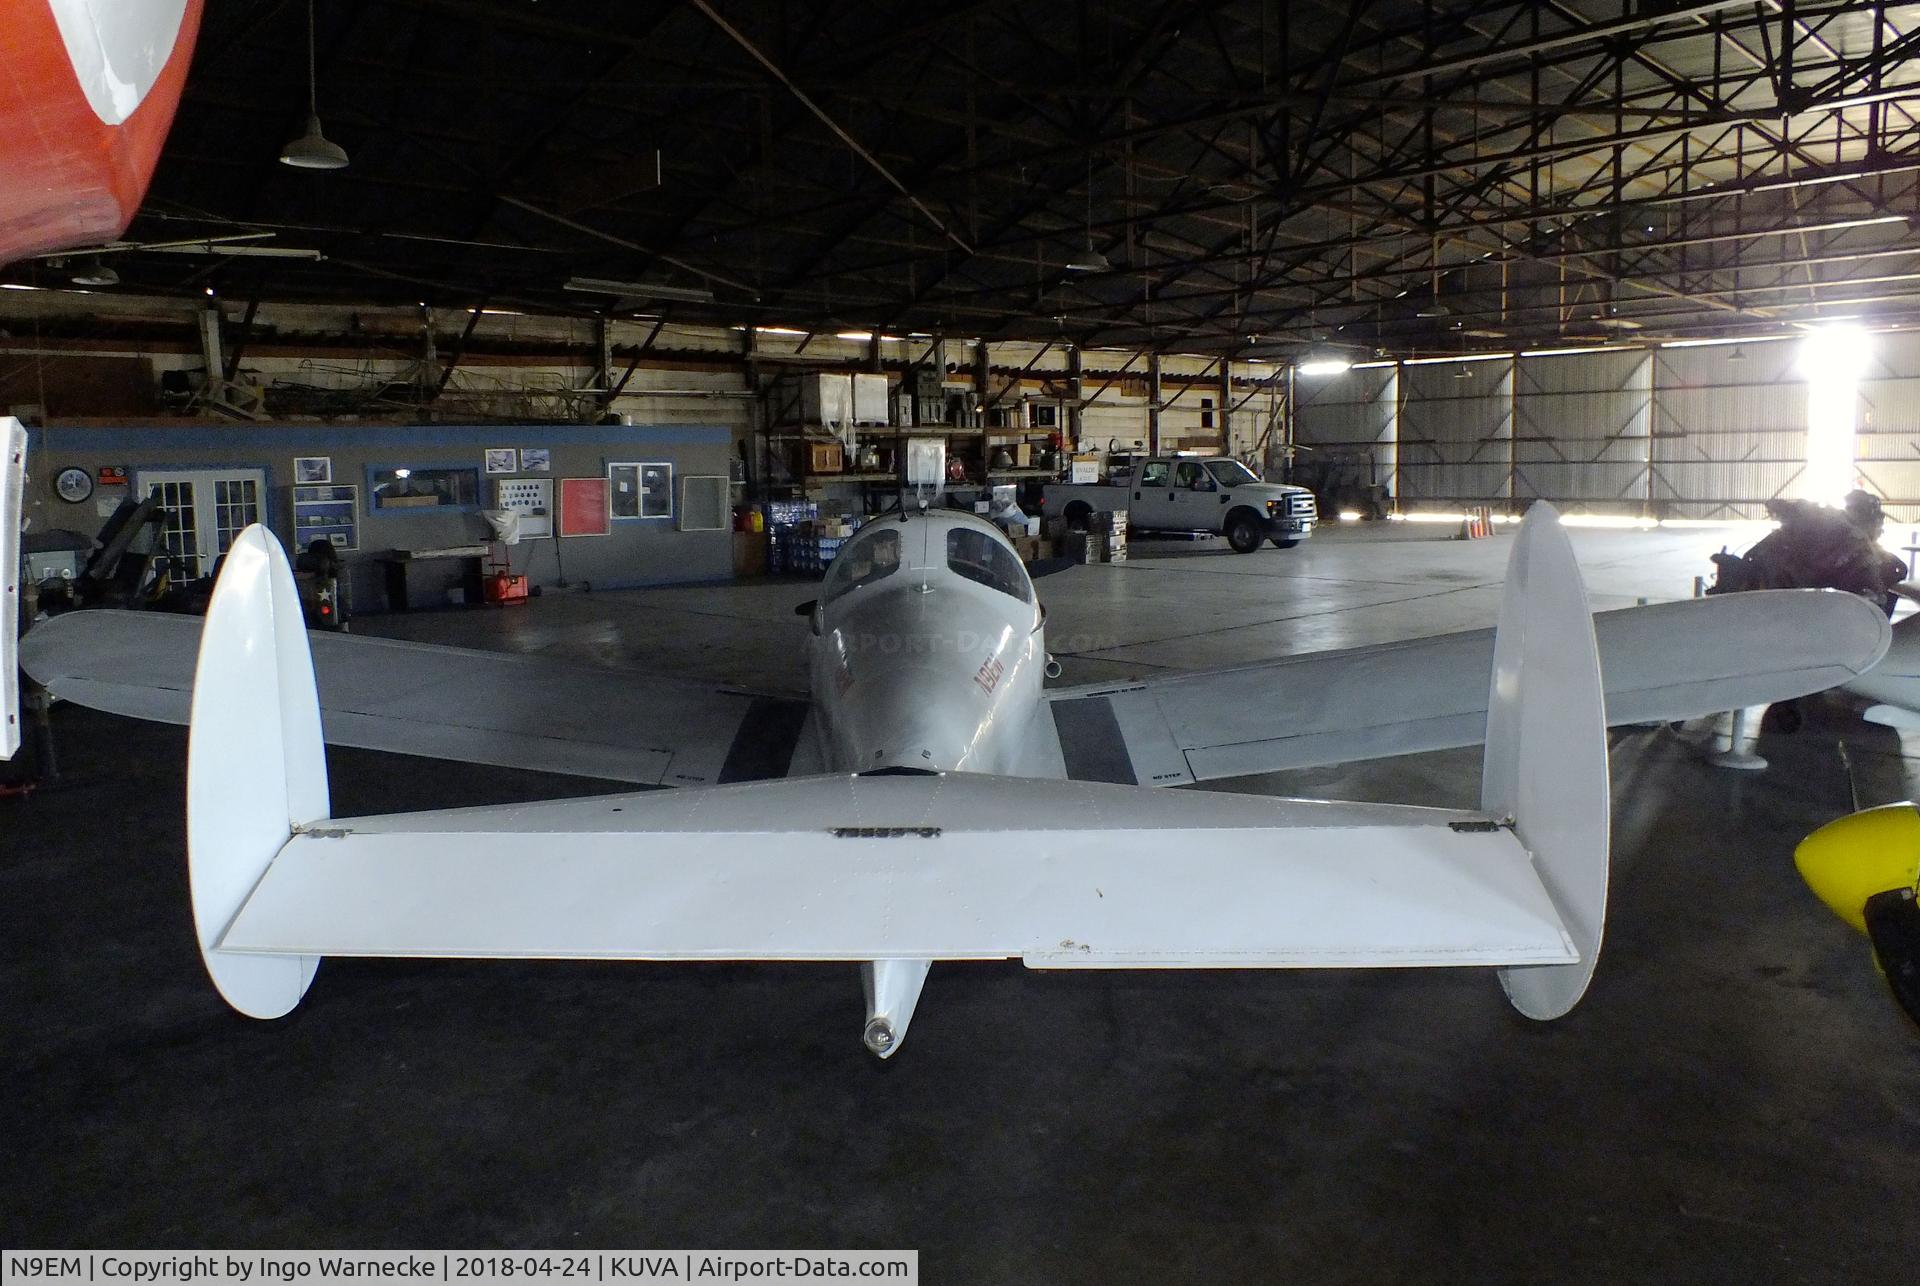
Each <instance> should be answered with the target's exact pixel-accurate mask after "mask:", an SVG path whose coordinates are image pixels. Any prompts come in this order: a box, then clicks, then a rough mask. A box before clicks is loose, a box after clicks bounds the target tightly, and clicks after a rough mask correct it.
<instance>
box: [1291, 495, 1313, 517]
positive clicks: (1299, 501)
mask: <svg viewBox="0 0 1920 1286" xmlns="http://www.w3.org/2000/svg"><path fill="white" fill-rule="evenodd" d="M1287 517H1289V518H1317V517H1319V510H1318V509H1316V508H1315V507H1314V503H1313V493H1312V492H1311V491H1289V492H1288V493H1287Z"/></svg>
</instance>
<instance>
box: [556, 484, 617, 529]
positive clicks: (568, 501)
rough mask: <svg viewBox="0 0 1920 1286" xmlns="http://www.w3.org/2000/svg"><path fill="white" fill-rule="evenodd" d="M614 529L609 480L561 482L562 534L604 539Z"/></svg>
mask: <svg viewBox="0 0 1920 1286" xmlns="http://www.w3.org/2000/svg"><path fill="white" fill-rule="evenodd" d="M612 530H613V517H612V514H611V512H610V511H609V510H608V508H607V480H606V479H605V478H562V479H561V480H560V534H561V535H562V536H604V535H606V534H607V533H608V532H610V531H612Z"/></svg>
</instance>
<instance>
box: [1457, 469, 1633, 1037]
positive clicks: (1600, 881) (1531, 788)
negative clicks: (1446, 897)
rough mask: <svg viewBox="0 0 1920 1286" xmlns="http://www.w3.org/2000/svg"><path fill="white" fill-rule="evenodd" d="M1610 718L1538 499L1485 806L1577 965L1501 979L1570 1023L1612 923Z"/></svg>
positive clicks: (1511, 970) (1505, 655) (1556, 518)
mask: <svg viewBox="0 0 1920 1286" xmlns="http://www.w3.org/2000/svg"><path fill="white" fill-rule="evenodd" d="M1607 780H1608V779H1607V721H1606V707H1605V699H1604V695H1603V689H1602V688H1601V684H1600V652H1599V647H1598V645H1597V644H1596V642H1595V640H1594V633H1593V616H1592V614H1591V613H1590V612H1589V610H1588V608H1587V591H1586V586H1585V585H1584V584H1583V583H1582V581H1581V579H1580V567H1579V565H1578V564H1577V563H1576V562H1575V561H1574V557H1573V545H1572V542H1570V541H1569V540H1568V539H1567V533H1566V530H1565V528H1563V527H1561V525H1560V515H1559V514H1558V513H1557V512H1555V510H1554V508H1553V506H1552V505H1549V504H1547V503H1546V502H1544V501H1536V502H1535V503H1534V505H1533V507H1532V508H1531V509H1529V510H1528V511H1527V517H1526V521H1525V522H1523V523H1521V524H1520V534H1519V536H1518V537H1517V538H1516V539H1515V541H1514V546H1513V553H1512V554H1511V556H1510V557H1509V558H1508V560H1507V585H1506V594H1505V597H1504V598H1503V599H1502V600H1501V604H1500V625H1499V629H1498V631H1497V632H1496V634H1495V637H1494V644H1493V681H1492V690H1491V692H1490V693H1489V694H1488V705H1487V752H1486V760H1485V766H1484V768H1483V770H1482V773H1481V779H1480V804H1481V807H1482V808H1483V809H1484V810H1485V811H1487V812H1489V813H1492V814H1493V815H1494V816H1496V817H1506V818H1511V819H1512V821H1513V828H1514V833H1515V834H1516V835H1517V836H1518V837H1519V840H1520V842H1521V844H1522V845H1524V846H1525V847H1526V849H1527V851H1528V852H1529V853H1530V854H1532V855H1533V863H1534V868H1535V870H1536V871H1537V872H1538V873H1539V876H1540V882H1541V883H1542V884H1543V885H1545V886H1546V890H1547V893H1548V895H1549V896H1550V897H1552V899H1553V902H1554V907H1555V909H1556V910H1558V912H1559V913H1560V919H1561V922H1562V923H1563V924H1564V925H1565V926H1566V931H1567V934H1568V936H1569V937H1571V938H1572V939H1573V945H1574V948H1575V949H1576V950H1577V951H1579V953H1580V960H1579V962H1578V963H1577V964H1566V965H1519V966H1510V967H1508V968H1505V969H1502V970H1501V971H1500V985H1501V986H1503V987H1505V988H1506V992H1507V998H1508V999H1509V1000H1511V1001H1512V1002H1513V1005H1514V1008H1516V1009H1518V1010H1519V1011H1520V1012H1521V1013H1523V1014H1525V1015H1526V1016H1527V1017H1529V1018H1542V1019H1545V1018H1558V1017H1560V1016H1561V1015H1563V1014H1565V1013H1567V1012H1568V1011H1569V1010H1571V1009H1572V1008H1573V1007H1574V1005H1576V1004H1578V1003H1579V1001H1580V997H1581V996H1583V995H1584V994H1586V990H1587V984H1588V983H1589V982H1590V981H1591V980H1592V978H1593V967H1594V965H1595V963H1596V962H1597V961H1598V960H1599V957H1600V938H1601V931H1602V929H1603V928H1604V926H1605V924H1606V918H1607V873H1608V871H1607V868H1608V851H1607V845H1608V831H1609V822H1610V814H1609V808H1608V794H1607Z"/></svg>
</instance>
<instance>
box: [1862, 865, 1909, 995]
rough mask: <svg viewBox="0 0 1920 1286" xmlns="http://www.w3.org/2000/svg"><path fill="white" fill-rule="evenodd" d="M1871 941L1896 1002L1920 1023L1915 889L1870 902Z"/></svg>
mask: <svg viewBox="0 0 1920 1286" xmlns="http://www.w3.org/2000/svg"><path fill="white" fill-rule="evenodd" d="M1866 921H1867V941H1869V942H1871V943H1873V958H1874V960H1875V961H1876V962H1878V964H1879V965H1880V972H1881V973H1883V974H1885V975H1886V979H1887V986H1889V987H1891V988H1892V989H1893V998H1894V999H1895V1000H1897V1001H1899V1002H1900V1008H1902V1009H1904V1010H1906V1011H1907V1017H1909V1018H1911V1019H1913V1021H1914V1022H1916V1023H1920V897H1915V895H1914V891H1913V890H1912V889H1889V890H1887V891H1886V892H1885V893H1876V894H1874V895H1873V896H1872V897H1870V898H1868V899H1867V906H1866Z"/></svg>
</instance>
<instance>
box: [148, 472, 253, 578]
mask: <svg viewBox="0 0 1920 1286" xmlns="http://www.w3.org/2000/svg"><path fill="white" fill-rule="evenodd" d="M139 483H140V485H139V487H138V491H139V493H140V494H142V495H151V496H158V497H159V499H160V506H161V508H163V509H165V510H166V511H167V525H166V541H167V552H168V553H169V554H171V555H172V556H173V558H174V562H175V566H176V567H177V568H178V569H179V572H180V574H181V575H183V576H186V577H193V576H206V575H210V574H211V573H212V571H213V564H214V562H215V561H216V560H217V559H218V558H219V557H220V555H221V554H224V553H226V552H227V549H228V547H229V546H231V545H232V544H233V538H234V537H235V536H238V535H239V534H240V533H241V532H242V531H245V530H246V529H247V527H248V525H249V524H251V523H256V522H259V521H260V497H261V495H262V494H263V493H264V492H265V490H266V472H265V471H264V470H261V469H142V470H140V473H139Z"/></svg>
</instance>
